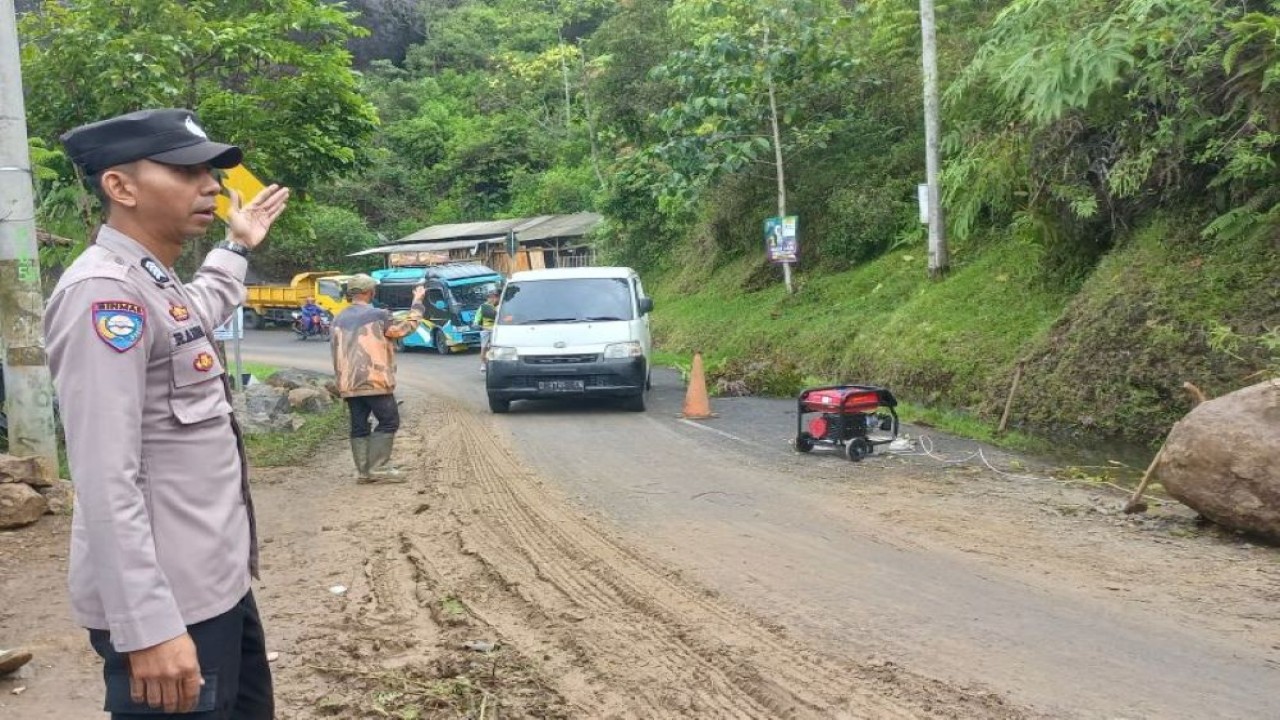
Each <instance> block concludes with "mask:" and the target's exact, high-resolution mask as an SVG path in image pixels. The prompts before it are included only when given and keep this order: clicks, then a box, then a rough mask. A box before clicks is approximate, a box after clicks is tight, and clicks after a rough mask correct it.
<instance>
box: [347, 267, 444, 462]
mask: <svg viewBox="0 0 1280 720" xmlns="http://www.w3.org/2000/svg"><path fill="white" fill-rule="evenodd" d="M377 287H378V281H377V280H375V279H373V278H372V277H370V276H368V275H365V274H360V275H355V276H352V278H351V279H350V280H348V281H347V297H348V298H349V299H350V300H351V306H350V307H348V308H347V309H345V310H343V311H342V312H340V313H338V317H336V318H334V320H333V326H332V328H331V334H332V339H331V345H332V346H333V371H334V375H335V376H336V377H337V384H338V394H339V395H341V396H342V398H343V400H345V401H346V403H347V409H348V410H349V411H350V413H351V458H352V460H353V461H354V462H355V465H356V482H357V483H361V484H364V483H371V482H377V481H379V480H381V481H383V482H404V473H403V472H401V471H400V470H399V469H397V468H395V467H393V466H392V465H391V464H390V463H391V449H392V447H393V446H394V444H395V439H396V432H397V431H398V430H399V429H400V408H399V406H398V405H397V404H396V398H395V395H394V393H395V389H396V359H395V355H396V347H395V342H396V340H399V339H400V338H402V337H404V336H406V335H408V334H409V333H411V332H414V331H415V330H417V329H418V323H420V322H421V321H422V316H423V314H424V313H425V312H426V307H425V306H424V305H423V303H422V299H423V298H424V297H426V294H427V290H426V288H425V287H423V286H422V285H419V286H417V287H415V288H414V289H413V304H412V306H411V309H410V310H409V314H408V315H407V316H406V317H405V318H404V319H401V320H397V319H396V318H395V317H394V316H393V315H392V314H391V312H390V311H388V310H385V309H382V308H376V307H374V306H373V305H372V303H373V294H374V290H376V289H377ZM370 415H373V417H374V418H376V419H377V421H378V426H377V428H372V427H371V426H370V423H369V416H370Z"/></svg>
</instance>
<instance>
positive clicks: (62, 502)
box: [40, 480, 76, 515]
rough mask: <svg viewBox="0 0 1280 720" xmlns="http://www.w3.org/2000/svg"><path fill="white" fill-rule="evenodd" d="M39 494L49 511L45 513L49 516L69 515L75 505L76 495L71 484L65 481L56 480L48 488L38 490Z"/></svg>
mask: <svg viewBox="0 0 1280 720" xmlns="http://www.w3.org/2000/svg"><path fill="white" fill-rule="evenodd" d="M40 494H41V495H43V496H44V500H45V502H46V503H48V504H49V509H48V510H46V511H45V512H46V513H48V514H50V515H70V514H71V508H72V506H73V505H74V504H75V499H76V494H75V489H74V487H73V486H72V484H71V483H69V482H67V481H66V480H56V481H54V482H53V483H52V484H51V485H49V486H48V487H42V488H40Z"/></svg>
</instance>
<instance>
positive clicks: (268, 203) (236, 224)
mask: <svg viewBox="0 0 1280 720" xmlns="http://www.w3.org/2000/svg"><path fill="white" fill-rule="evenodd" d="M230 192H231V212H230V213H229V214H228V217H227V229H228V230H229V231H230V237H228V238H227V239H228V240H231V241H232V242H236V243H239V244H241V245H244V246H245V247H247V248H249V249H250V250H252V249H253V248H255V247H257V246H258V243H260V242H262V239H263V238H265V237H266V236H267V231H268V230H270V229H271V225H272V223H274V222H275V221H276V218H278V217H280V213H282V212H284V208H285V204H286V202H287V201H288V200H289V188H287V187H280V186H279V185H275V184H272V185H268V186H267V187H265V188H263V189H262V191H261V192H259V193H258V195H257V196H256V197H254V198H253V200H251V201H249V203H248V204H247V205H241V200H240V193H238V192H236V191H235V190H231V191H230Z"/></svg>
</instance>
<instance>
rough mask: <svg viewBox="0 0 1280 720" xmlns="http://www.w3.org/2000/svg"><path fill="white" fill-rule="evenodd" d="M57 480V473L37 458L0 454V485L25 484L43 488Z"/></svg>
mask: <svg viewBox="0 0 1280 720" xmlns="http://www.w3.org/2000/svg"><path fill="white" fill-rule="evenodd" d="M57 478H58V473H57V471H56V470H53V469H51V468H49V467H48V465H47V463H45V462H44V461H43V460H41V459H40V458H38V457H16V456H14V455H4V454H0V483H25V484H27V485H30V486H32V487H45V486H47V485H49V484H50V483H52V482H53V481H54V480H56V479H57Z"/></svg>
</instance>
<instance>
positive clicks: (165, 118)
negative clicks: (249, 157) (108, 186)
mask: <svg viewBox="0 0 1280 720" xmlns="http://www.w3.org/2000/svg"><path fill="white" fill-rule="evenodd" d="M62 144H63V145H64V146H65V147H66V148H67V155H69V156H70V157H71V160H72V162H74V163H75V164H77V165H79V166H80V167H81V169H83V170H84V172H85V174H86V175H89V176H93V175H97V174H98V173H100V172H102V171H103V170H106V169H108V168H112V167H115V166H116V165H123V164H125V163H131V162H133V161H135V160H142V159H147V160H154V161H156V162H159V163H165V164H166V165H203V164H205V163H208V164H209V165H212V166H213V167H216V168H230V167H235V166H236V165H239V164H240V161H241V160H242V159H244V153H242V152H241V151H240V148H238V147H236V146H234V145H224V144H223V143H216V142H213V141H212V140H210V139H209V136H208V135H206V134H205V132H204V130H203V129H201V127H200V123H199V121H198V120H197V119H196V115H195V113H193V112H191V111H190V110H177V109H164V110H140V111H138V112H132V113H129V114H127V115H120V116H118V117H113V118H110V119H107V120H100V121H98V122H95V123H90V124H88V125H81V126H80V127H78V128H75V129H74V130H70V131H68V132H67V133H66V134H65V135H63V136H62Z"/></svg>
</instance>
